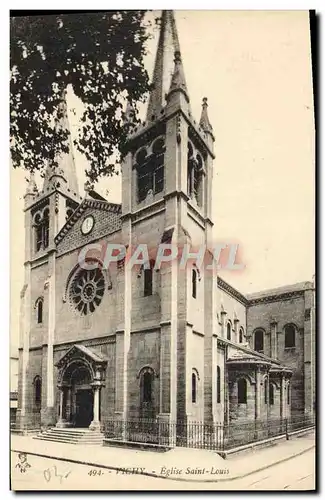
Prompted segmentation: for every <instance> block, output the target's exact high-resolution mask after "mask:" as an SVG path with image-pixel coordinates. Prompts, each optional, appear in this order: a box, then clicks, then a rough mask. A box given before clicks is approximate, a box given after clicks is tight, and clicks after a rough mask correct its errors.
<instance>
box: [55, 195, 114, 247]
mask: <svg viewBox="0 0 325 500" xmlns="http://www.w3.org/2000/svg"><path fill="white" fill-rule="evenodd" d="M89 216H91V217H92V219H93V227H92V229H91V231H90V232H89V233H88V234H83V232H82V224H83V222H84V220H85V219H86V218H87V217H89ZM120 229H121V205H117V204H113V203H108V202H104V201H98V200H84V201H83V202H82V203H81V205H80V206H79V207H78V208H77V209H76V210H75V212H74V213H73V214H72V216H71V217H70V218H69V219H68V220H67V222H66V223H65V225H64V226H63V228H62V229H61V230H60V232H59V233H58V234H57V236H56V237H55V243H56V247H57V252H58V255H60V254H63V253H65V252H68V251H71V250H74V249H77V248H80V247H83V246H85V245H87V244H88V243H90V242H92V241H95V240H99V239H101V238H103V237H105V236H107V235H109V234H112V233H114V232H116V231H119V230H120Z"/></svg>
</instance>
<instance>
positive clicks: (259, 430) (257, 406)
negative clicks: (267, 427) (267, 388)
mask: <svg viewBox="0 0 325 500" xmlns="http://www.w3.org/2000/svg"><path fill="white" fill-rule="evenodd" d="M255 376H256V386H255V429H256V436H257V438H258V437H260V435H261V434H262V426H261V403H262V401H261V395H262V391H261V386H262V384H263V381H262V373H261V367H260V366H257V368H256V374H255Z"/></svg>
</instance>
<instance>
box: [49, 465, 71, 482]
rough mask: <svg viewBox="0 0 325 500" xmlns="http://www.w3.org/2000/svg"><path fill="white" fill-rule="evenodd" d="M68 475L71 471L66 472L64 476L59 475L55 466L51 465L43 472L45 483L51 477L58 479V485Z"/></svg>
mask: <svg viewBox="0 0 325 500" xmlns="http://www.w3.org/2000/svg"><path fill="white" fill-rule="evenodd" d="M69 474H71V471H69V472H67V473H66V474H59V473H58V470H57V467H56V465H53V466H52V467H49V468H48V469H45V470H44V472H43V475H44V479H45V481H46V482H48V483H49V482H50V481H51V479H52V475H53V477H57V478H59V479H60V483H62V480H63V479H66V478H67V477H68V476H69Z"/></svg>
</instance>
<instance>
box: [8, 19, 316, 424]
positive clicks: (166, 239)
mask: <svg viewBox="0 0 325 500" xmlns="http://www.w3.org/2000/svg"><path fill="white" fill-rule="evenodd" d="M171 48H172V49H173V52H174V56H173V57H174V61H173V65H174V70H173V74H172V75H171V77H169V79H168V71H167V64H166V60H167V56H168V54H170V53H171ZM153 80H154V90H153V91H152V92H151V94H150V96H149V102H148V112H147V117H146V122H145V123H144V124H142V125H141V126H139V127H138V128H135V129H134V130H133V132H132V134H131V135H130V137H129V140H128V143H127V145H126V147H125V155H124V160H123V163H122V166H121V169H122V203H121V204H120V205H119V204H113V203H109V202H108V201H106V200H105V199H104V198H102V197H101V196H100V195H98V194H97V193H95V192H94V191H88V192H87V193H86V196H85V197H84V198H81V197H80V195H79V191H78V182H77V175H76V167H75V163H74V158H73V156H72V153H71V152H70V153H69V154H64V155H62V156H61V157H60V158H59V162H58V163H59V166H58V167H52V166H51V165H50V166H48V168H47V171H46V175H45V178H44V184H43V187H42V189H41V190H40V191H39V190H38V188H37V186H36V183H35V181H34V179H33V178H31V180H30V182H29V183H28V187H27V190H26V194H25V212H24V213H25V282H24V283H25V284H24V287H23V290H22V293H21V339H20V349H19V386H18V410H17V426H18V427H19V428H20V429H22V430H24V429H36V428H41V427H42V428H46V427H51V426H52V427H53V426H59V427H60V426H61V427H71V426H74V427H81V428H85V427H90V428H93V429H100V428H101V427H102V426H103V424H104V423H105V421H108V420H112V419H114V420H115V421H119V420H132V419H141V418H148V419H158V420H159V421H161V422H176V421H182V422H206V423H223V422H225V423H232V422H234V423H235V422H236V424H240V423H241V422H247V421H254V420H261V421H264V422H268V421H269V420H271V419H281V418H288V417H290V415H305V414H311V413H313V410H314V405H315V302H314V293H315V288H314V284H313V283H312V282H305V283H299V284H296V285H291V286H284V287H282V288H278V289H274V290H268V291H265V292H260V293H257V294H252V295H249V296H245V295H243V294H241V293H240V292H238V291H237V290H236V289H234V288H233V287H232V286H230V285H229V284H228V283H226V282H225V281H224V280H223V279H221V278H220V277H218V276H217V274H216V273H213V272H203V271H201V270H200V269H198V268H196V266H195V265H189V266H188V267H187V268H186V270H184V269H181V267H180V265H179V261H177V260H175V261H173V262H172V263H171V265H169V266H167V265H166V266H163V267H162V268H161V269H160V270H156V269H154V262H152V261H151V260H150V262H149V265H148V266H139V267H138V268H136V267H134V268H130V267H129V266H127V265H125V262H123V261H120V262H118V263H117V264H116V265H115V266H110V267H109V268H108V269H105V266H102V265H101V264H102V263H103V257H102V256H101V254H100V252H99V253H98V254H97V255H95V256H92V257H89V262H97V264H99V266H97V267H95V268H94V269H92V270H88V269H83V268H81V267H80V266H79V264H78V257H79V255H80V252H81V251H82V249H83V248H85V246H86V245H88V244H90V243H102V242H105V243H106V244H107V243H114V244H123V245H125V246H126V247H127V248H134V247H136V246H137V245H139V244H142V243H144V244H146V245H148V247H149V248H151V249H154V248H157V247H158V246H159V244H161V243H165V244H169V243H170V244H175V245H177V247H181V248H183V247H184V246H185V245H190V246H192V247H197V246H198V245H202V244H204V245H206V246H207V247H208V248H213V236H212V229H213V215H212V198H213V196H214V192H213V190H212V180H213V176H214V170H215V169H216V168H217V167H216V166H214V164H213V160H214V142H215V137H214V134H213V129H212V126H211V124H210V122H209V118H208V110H207V107H208V106H207V100H206V99H204V100H203V105H202V115H201V119H200V121H199V123H197V122H195V120H194V118H193V116H192V113H191V108H190V96H189V94H188V91H187V86H186V80H185V75H184V69H183V65H182V60H181V54H180V47H179V42H178V36H177V31H176V26H175V21H174V17H173V14H172V13H171V12H168V11H165V12H164V14H163V19H162V23H161V29H160V38H159V42H158V48H157V54H156V62H155V69H154V78H153ZM62 106H63V107H64V106H65V103H64V102H63V103H62ZM127 115H128V119H130V120H131V119H132V109H129V108H128V110H127ZM59 126H62V127H68V122H67V117H66V113H65V118H63V119H62V122H61V123H60V124H59ZM209 255H210V259H211V262H212V260H213V259H212V256H211V254H209V253H208V257H207V258H209Z"/></svg>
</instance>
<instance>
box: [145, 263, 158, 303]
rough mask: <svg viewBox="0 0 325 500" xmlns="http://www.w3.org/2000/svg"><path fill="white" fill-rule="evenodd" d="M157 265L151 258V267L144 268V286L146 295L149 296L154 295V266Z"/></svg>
mask: <svg viewBox="0 0 325 500" xmlns="http://www.w3.org/2000/svg"><path fill="white" fill-rule="evenodd" d="M154 265H155V261H154V260H150V267H149V268H148V269H144V280H143V287H144V290H143V291H144V296H145V297H148V296H149V295H152V290H153V287H152V283H153V268H154Z"/></svg>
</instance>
